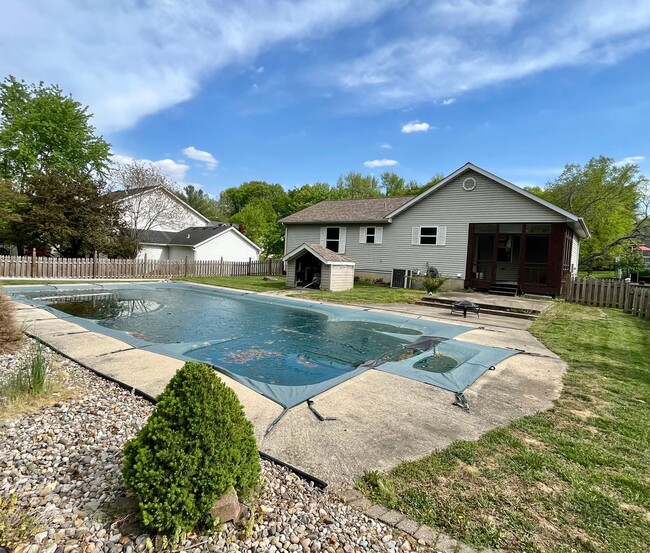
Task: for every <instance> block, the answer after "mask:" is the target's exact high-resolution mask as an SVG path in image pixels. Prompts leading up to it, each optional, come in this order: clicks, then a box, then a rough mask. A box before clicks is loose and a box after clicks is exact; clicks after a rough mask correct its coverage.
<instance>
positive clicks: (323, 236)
mask: <svg viewBox="0 0 650 553" xmlns="http://www.w3.org/2000/svg"><path fill="white" fill-rule="evenodd" d="M346 234H347V233H346V229H345V227H321V229H320V240H319V244H320V245H321V246H323V247H324V248H327V249H329V250H332V251H333V252H336V253H341V254H344V253H345V238H346ZM301 244H302V242H301ZM299 245H300V244H297V246H299ZM285 249H286V245H285ZM292 249H294V248H290V249H288V250H286V251H291V250H292Z"/></svg>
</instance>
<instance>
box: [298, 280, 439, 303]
mask: <svg viewBox="0 0 650 553" xmlns="http://www.w3.org/2000/svg"><path fill="white" fill-rule="evenodd" d="M425 293H426V292H424V291H423V290H404V289H402V288H390V287H389V286H382V285H380V284H368V283H363V282H355V284H354V288H352V289H351V290H344V291H342V292H330V291H325V290H296V291H295V292H292V293H290V294H288V295H289V296H292V297H298V298H305V299H309V300H316V301H327V302H332V303H345V304H361V305H370V304H382V303H415V301H417V300H419V299H420V298H421V297H422V296H423V295H424V294H425Z"/></svg>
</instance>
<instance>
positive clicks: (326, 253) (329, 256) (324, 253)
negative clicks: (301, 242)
mask: <svg viewBox="0 0 650 553" xmlns="http://www.w3.org/2000/svg"><path fill="white" fill-rule="evenodd" d="M307 245H308V246H309V247H310V248H311V249H312V250H314V251H315V252H316V253H317V254H318V255H320V256H321V257H322V258H323V259H325V260H326V261H334V262H336V261H346V262H350V261H352V260H351V259H350V258H349V257H345V256H344V255H341V254H340V253H336V252H333V251H332V250H328V249H327V248H324V247H323V246H321V245H320V244H307Z"/></svg>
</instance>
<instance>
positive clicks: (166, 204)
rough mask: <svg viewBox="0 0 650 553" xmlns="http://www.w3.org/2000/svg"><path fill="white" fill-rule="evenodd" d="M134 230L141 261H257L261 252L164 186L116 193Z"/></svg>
mask: <svg viewBox="0 0 650 553" xmlns="http://www.w3.org/2000/svg"><path fill="white" fill-rule="evenodd" d="M112 196H113V198H114V200H115V201H116V202H119V204H120V206H121V208H122V215H123V217H124V221H125V223H126V225H127V226H128V227H129V228H131V229H134V231H136V232H135V236H136V237H137V240H138V244H139V251H138V256H137V257H138V258H142V257H144V256H145V255H146V256H147V259H155V260H168V259H169V260H184V259H185V258H186V257H187V258H188V260H189V261H200V260H210V259H212V260H214V259H217V260H218V259H223V260H224V261H248V260H249V259H252V260H254V261H255V260H257V259H258V258H259V255H260V252H261V251H262V249H261V248H260V247H259V246H257V245H256V244H254V243H253V242H252V241H251V240H249V239H248V238H247V237H246V236H244V234H242V233H241V232H240V231H239V230H238V229H237V228H236V227H234V226H232V225H229V224H227V223H219V222H214V221H210V220H209V219H208V218H207V217H205V216H203V215H201V214H200V213H199V212H198V211H196V210H195V209H194V208H192V207H191V206H189V205H188V204H187V203H185V202H184V201H183V200H181V199H180V198H178V197H177V196H176V195H175V194H173V193H172V192H170V191H169V190H167V189H166V188H165V187H163V186H149V187H142V188H131V189H128V190H119V191H117V192H113V193H112Z"/></svg>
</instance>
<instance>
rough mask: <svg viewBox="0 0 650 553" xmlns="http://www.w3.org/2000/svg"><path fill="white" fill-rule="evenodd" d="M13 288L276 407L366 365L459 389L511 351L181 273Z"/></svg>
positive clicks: (436, 326) (415, 323)
mask: <svg viewBox="0 0 650 553" xmlns="http://www.w3.org/2000/svg"><path fill="white" fill-rule="evenodd" d="M14 290H15V289H14ZM14 290H12V291H11V292H12V295H13V297H14V299H16V300H18V301H22V302H26V303H29V304H31V305H35V306H38V307H43V308H45V309H47V310H50V311H52V312H53V313H55V314H57V315H58V316H60V317H62V318H66V319H68V320H74V322H75V323H77V324H80V325H81V326H83V327H84V328H88V329H90V330H95V331H98V332H102V333H104V334H107V335H110V336H113V337H116V338H119V339H121V340H123V341H125V342H127V343H129V344H131V345H133V346H135V347H140V348H146V349H149V350H152V351H156V352H158V353H163V354H167V355H173V356H175V357H178V358H181V359H193V360H198V361H203V362H206V363H209V364H211V365H212V366H214V367H215V368H217V369H218V370H219V371H222V372H223V373H225V374H227V375H228V376H230V377H231V378H233V379H235V380H237V381H238V382H241V383H242V384H244V385H246V386H248V387H249V388H251V389H253V390H255V391H257V392H259V393H261V394H263V395H264V396H266V397H268V398H269V399H271V400H273V401H275V402H277V403H279V404H280V405H282V406H284V407H285V408H291V407H294V406H296V405H298V404H300V403H302V402H304V401H306V400H307V399H309V398H312V397H314V396H316V395H318V394H320V393H322V392H324V391H325V390H328V389H329V388H332V387H333V386H336V385H337V384H339V383H341V382H343V381H345V380H348V379H350V378H352V377H354V376H356V375H358V374H361V373H362V372H364V371H366V370H369V369H370V368H374V369H378V370H383V371H386V372H391V373H393V374H398V375H400V376H404V377H407V378H412V379H414V380H418V381H421V382H426V383H429V384H432V385H434V386H438V387H441V388H444V389H446V390H450V391H452V392H458V393H460V392H462V391H463V390H465V389H466V388H467V387H468V386H469V385H470V384H472V382H474V381H475V380H476V379H477V378H479V377H480V376H481V375H482V374H483V373H484V372H485V371H486V370H488V369H489V368H490V367H491V366H493V365H495V364H497V363H498V362H500V361H502V360H504V359H506V358H508V357H510V356H512V355H515V354H516V353H517V350H509V349H501V348H492V347H487V346H481V345H475V344H469V343H467V342H460V341H457V340H453V338H454V337H455V336H458V335H459V334H462V333H464V332H467V331H468V330H471V328H470V327H466V326H461V325H450V324H444V323H438V322H434V321H428V320H422V319H414V318H409V317H404V316H400V315H393V314H389V313H378V312H375V311H372V312H371V311H368V310H367V309H362V308H348V307H342V306H339V305H332V304H316V303H311V302H301V301H296V300H291V299H287V298H281V297H275V296H265V295H259V294H254V293H247V292H241V291H235V290H224V289H220V288H212V287H205V286H198V285H192V284H185V283H153V284H131V283H125V284H110V285H97V284H93V285H87V286H83V287H80V286H78V285H77V286H72V285H71V286H47V287H45V286H38V287H29V288H25V287H23V288H22V289H21V290H20V291H18V290H15V291H14ZM423 337H435V339H434V340H433V342H432V343H431V341H430V340H429V341H427V340H426V339H424V342H423V341H422V340H423ZM413 344H416V346H414V347H415V349H413V348H412V347H411V346H412V345H413ZM418 344H426V346H425V347H420V346H419V345H418Z"/></svg>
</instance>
